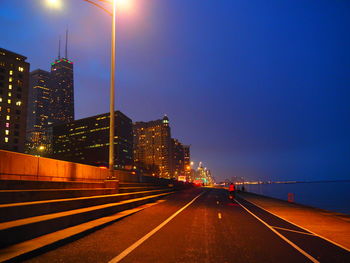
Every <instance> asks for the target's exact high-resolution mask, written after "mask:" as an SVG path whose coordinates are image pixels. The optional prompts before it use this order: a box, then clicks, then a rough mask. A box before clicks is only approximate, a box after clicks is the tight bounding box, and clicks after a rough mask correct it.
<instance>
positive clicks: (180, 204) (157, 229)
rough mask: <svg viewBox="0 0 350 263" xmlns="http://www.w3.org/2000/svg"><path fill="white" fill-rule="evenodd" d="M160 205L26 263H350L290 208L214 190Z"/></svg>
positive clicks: (190, 192) (194, 191)
mask: <svg viewBox="0 0 350 263" xmlns="http://www.w3.org/2000/svg"><path fill="white" fill-rule="evenodd" d="M163 200H164V201H161V202H158V203H157V204H155V205H153V206H150V207H149V208H147V209H143V210H141V211H140V212H138V213H134V214H132V215H130V216H128V217H124V218H123V219H122V220H119V221H117V222H115V223H113V224H110V225H108V226H106V227H104V228H102V229H99V230H97V231H95V232H93V233H90V234H88V235H86V236H84V237H82V238H79V239H77V240H75V241H72V242H70V243H67V244H64V245H62V246H60V247H56V248H54V249H52V250H50V251H47V252H46V253H44V254H41V255H38V256H36V257H33V258H30V259H27V261H25V262H38V263H40V262H74V263H77V262H84V263H88V262H110V263H116V262H152V263H155V262H191V263H192V262H208V263H211V262H214V263H216V262H235V263H236V262H245V263H246V262H264V263H265V262H286V263H288V262H293V263H294V262H332V263H333V262H350V252H349V251H348V250H347V249H346V248H345V247H344V248H342V245H340V246H338V245H336V244H334V242H333V241H331V240H330V241H328V240H326V239H324V238H321V237H319V236H318V235H317V234H314V233H313V232H310V231H308V230H306V229H304V228H303V227H301V225H300V226H297V225H295V224H293V223H291V222H289V218H291V217H292V216H291V215H292V214H293V213H294V212H292V210H293V209H297V206H296V205H293V204H288V203H286V202H283V201H278V200H273V199H265V198H262V197H259V196H255V195H249V194H242V195H241V196H237V198H236V201H233V200H229V199H228V196H227V191H226V190H224V189H215V188H195V189H189V190H185V191H180V192H178V193H175V194H173V195H171V196H168V197H166V198H163ZM252 202H254V203H258V202H259V204H256V205H254V204H253V203H252ZM280 202H282V203H280ZM263 205H264V206H265V207H266V208H268V209H270V210H271V211H272V212H273V213H276V214H277V212H278V211H279V210H281V211H284V213H285V215H288V216H289V218H288V219H287V218H286V219H287V220H288V221H287V220H284V219H282V218H280V217H279V216H276V215H273V214H272V213H270V212H268V211H266V210H265V208H264V207H263ZM304 209H305V211H307V209H309V210H313V209H312V208H306V207H304ZM288 210H290V211H289V212H288ZM301 210H302V209H301V208H300V210H293V211H301ZM310 213H311V212H310ZM311 214H312V213H311ZM316 214H317V213H316V212H315V216H316ZM307 216H309V214H307ZM299 217H300V218H302V215H301V214H300V215H299ZM329 217H331V216H329ZM335 217H336V218H337V219H338V220H341V221H339V222H342V224H343V221H342V219H339V218H338V217H337V216H336V215H335ZM300 220H301V219H300ZM308 220H309V221H311V220H313V221H315V220H318V218H317V219H313V218H311V217H308V218H306V219H305V220H304V221H308ZM329 222H330V223H331V225H328V228H330V229H331V228H334V227H336V228H337V227H338V226H337V225H334V224H336V222H338V221H329ZM344 222H347V223H349V222H348V221H346V220H344ZM341 227H346V225H345V223H344V225H341ZM323 228H324V229H326V228H327V226H326V225H325V223H324V224H323ZM344 239H345V240H346V239H347V238H344ZM338 241H339V240H338Z"/></svg>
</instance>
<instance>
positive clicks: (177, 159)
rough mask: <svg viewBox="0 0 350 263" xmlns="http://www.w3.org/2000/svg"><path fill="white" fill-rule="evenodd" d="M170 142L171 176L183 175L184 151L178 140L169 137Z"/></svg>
mask: <svg viewBox="0 0 350 263" xmlns="http://www.w3.org/2000/svg"><path fill="white" fill-rule="evenodd" d="M171 144H172V149H171V150H172V151H171V152H172V172H173V177H174V178H178V177H179V176H184V175H185V151H184V147H183V145H182V143H181V142H179V140H177V139H171Z"/></svg>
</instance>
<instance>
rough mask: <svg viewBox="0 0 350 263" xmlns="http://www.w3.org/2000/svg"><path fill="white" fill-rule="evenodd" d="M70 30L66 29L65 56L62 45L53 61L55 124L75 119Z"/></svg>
mask: <svg viewBox="0 0 350 263" xmlns="http://www.w3.org/2000/svg"><path fill="white" fill-rule="evenodd" d="M67 46H68V31H66V46H65V56H64V57H63V58H61V45H60V43H59V47H58V58H57V59H56V60H55V61H54V62H53V63H51V89H52V94H51V110H50V113H51V119H52V122H53V123H54V124H59V123H67V122H71V121H73V120H74V75H73V62H72V61H71V60H69V59H68V47H67Z"/></svg>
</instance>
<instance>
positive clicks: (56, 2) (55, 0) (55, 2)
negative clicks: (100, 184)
mask: <svg viewBox="0 0 350 263" xmlns="http://www.w3.org/2000/svg"><path fill="white" fill-rule="evenodd" d="M46 1H47V3H48V4H49V5H50V6H52V7H54V8H59V7H60V6H61V3H60V0H46ZM83 1H85V2H88V3H90V4H92V5H94V6H96V7H98V8H100V9H102V10H103V11H105V12H106V13H108V14H109V15H111V16H112V37H111V66H110V70H111V73H110V100H109V110H110V120H109V158H108V167H109V179H112V178H114V172H113V171H114V125H115V124H114V122H115V112H114V109H115V105H114V98H115V61H116V52H115V50H116V49H115V44H116V41H115V40H116V11H117V0H110V1H109V0H98V1H100V2H105V3H111V4H112V8H113V10H112V12H110V11H109V10H107V9H106V8H104V7H103V6H101V5H100V4H98V3H96V2H94V1H92V0H83Z"/></svg>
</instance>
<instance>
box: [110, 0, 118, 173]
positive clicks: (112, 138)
mask: <svg viewBox="0 0 350 263" xmlns="http://www.w3.org/2000/svg"><path fill="white" fill-rule="evenodd" d="M112 5H113V12H112V38H111V81H110V105H109V107H110V119H109V172H110V179H112V178H114V120H115V119H114V115H115V114H114V96H115V94H114V93H115V92H114V91H115V35H116V34H115V29H116V26H115V23H116V9H117V4H116V0H113V3H112Z"/></svg>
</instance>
